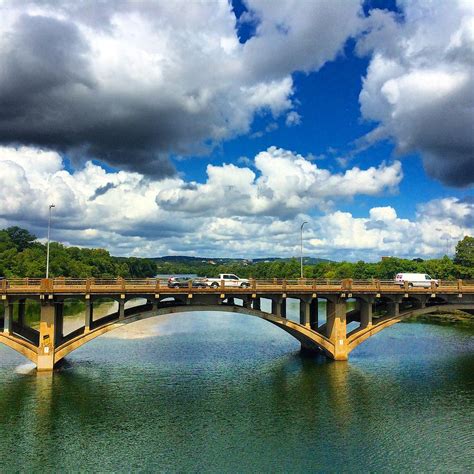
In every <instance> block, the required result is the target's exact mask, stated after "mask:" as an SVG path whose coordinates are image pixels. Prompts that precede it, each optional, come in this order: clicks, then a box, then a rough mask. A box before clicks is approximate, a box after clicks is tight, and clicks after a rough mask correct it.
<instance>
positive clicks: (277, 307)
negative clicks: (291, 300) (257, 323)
mask: <svg viewBox="0 0 474 474" xmlns="http://www.w3.org/2000/svg"><path fill="white" fill-rule="evenodd" d="M283 304H285V310H284V312H285V314H286V300H285V299H283V298H279V297H275V298H272V314H274V315H275V316H280V317H284V316H283V315H282V306H283Z"/></svg>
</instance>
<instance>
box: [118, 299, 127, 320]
mask: <svg viewBox="0 0 474 474" xmlns="http://www.w3.org/2000/svg"><path fill="white" fill-rule="evenodd" d="M122 296H123V298H122ZM118 304H119V320H122V319H125V295H120V299H119V302H118Z"/></svg>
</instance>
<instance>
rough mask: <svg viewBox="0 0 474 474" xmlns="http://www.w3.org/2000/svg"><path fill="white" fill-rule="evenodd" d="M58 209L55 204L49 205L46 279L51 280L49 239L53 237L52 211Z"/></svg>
mask: <svg viewBox="0 0 474 474" xmlns="http://www.w3.org/2000/svg"><path fill="white" fill-rule="evenodd" d="M53 207H56V206H55V205H54V204H50V205H49V220H48V243H47V244H46V278H49V238H50V236H51V209H52V208H53Z"/></svg>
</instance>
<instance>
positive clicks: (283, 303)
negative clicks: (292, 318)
mask: <svg viewBox="0 0 474 474" xmlns="http://www.w3.org/2000/svg"><path fill="white" fill-rule="evenodd" d="M281 317H282V318H286V298H282V300H281Z"/></svg>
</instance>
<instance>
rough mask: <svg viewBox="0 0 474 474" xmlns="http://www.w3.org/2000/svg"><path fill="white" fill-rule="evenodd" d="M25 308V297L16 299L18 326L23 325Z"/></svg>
mask: <svg viewBox="0 0 474 474" xmlns="http://www.w3.org/2000/svg"><path fill="white" fill-rule="evenodd" d="M25 308H26V299H25V298H22V299H20V300H18V324H19V326H20V327H24V326H25Z"/></svg>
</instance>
